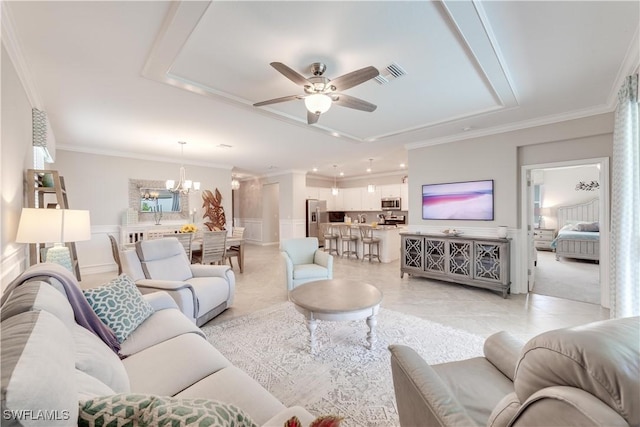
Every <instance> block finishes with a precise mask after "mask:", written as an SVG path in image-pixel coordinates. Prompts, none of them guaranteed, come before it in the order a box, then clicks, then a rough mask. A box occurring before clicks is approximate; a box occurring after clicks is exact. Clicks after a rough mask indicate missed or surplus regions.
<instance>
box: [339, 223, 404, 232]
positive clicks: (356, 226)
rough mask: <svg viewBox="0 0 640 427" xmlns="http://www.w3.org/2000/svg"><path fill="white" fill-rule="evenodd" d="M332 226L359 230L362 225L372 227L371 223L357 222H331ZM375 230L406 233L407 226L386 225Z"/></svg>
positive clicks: (378, 226) (379, 225)
mask: <svg viewBox="0 0 640 427" xmlns="http://www.w3.org/2000/svg"><path fill="white" fill-rule="evenodd" d="M330 224H331V225H350V226H351V227H353V228H358V227H360V226H361V225H366V226H369V227H371V223H364V224H356V223H355V222H352V223H349V224H348V223H346V222H331V223H330ZM373 229H374V230H398V231H404V230H406V226H405V225H404V224H402V225H398V226H395V225H385V224H378V225H377V226H376V227H374V228H373Z"/></svg>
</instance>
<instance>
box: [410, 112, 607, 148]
mask: <svg viewBox="0 0 640 427" xmlns="http://www.w3.org/2000/svg"><path fill="white" fill-rule="evenodd" d="M614 109H615V108H612V107H611V106H609V105H599V106H596V107H590V108H585V109H582V110H575V111H569V112H567V113H561V114H555V115H552V116H545V117H538V118H535V119H531V120H523V121H521V122H515V123H509V124H506V125H501V126H494V127H491V128H487V129H481V130H477V131H473V132H468V133H465V134H464V135H452V136H447V137H442V138H434V139H430V140H427V141H422V142H414V143H410V144H405V145H404V147H405V148H406V149H407V150H413V149H416V148H423V147H431V146H434V145H440V144H448V143H450V142H457V141H465V140H467V139H474V138H481V137H484V136H491V135H498V134H501V133H507V132H513V131H517V130H523V129H530V128H534V127H539V126H546V125H551V124H554V123H561V122H566V121H570V120H576V119H583V118H585V117H592V116H597V115H600V114H606V113H610V112H612V111H613V110H614Z"/></svg>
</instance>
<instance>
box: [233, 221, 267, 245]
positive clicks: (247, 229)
mask: <svg viewBox="0 0 640 427" xmlns="http://www.w3.org/2000/svg"><path fill="white" fill-rule="evenodd" d="M235 223H236V224H237V225H238V227H244V239H245V241H246V242H250V243H257V244H262V243H263V241H262V218H237V219H236V220H235Z"/></svg>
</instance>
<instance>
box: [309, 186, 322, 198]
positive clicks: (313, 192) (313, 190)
mask: <svg viewBox="0 0 640 427" xmlns="http://www.w3.org/2000/svg"><path fill="white" fill-rule="evenodd" d="M319 192H320V188H318V187H307V193H306V194H307V199H318V200H322V199H321V198H320V197H319Z"/></svg>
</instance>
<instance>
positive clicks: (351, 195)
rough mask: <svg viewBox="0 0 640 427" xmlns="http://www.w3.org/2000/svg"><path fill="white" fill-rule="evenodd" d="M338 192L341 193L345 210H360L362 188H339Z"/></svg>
mask: <svg viewBox="0 0 640 427" xmlns="http://www.w3.org/2000/svg"><path fill="white" fill-rule="evenodd" d="M340 192H341V193H343V198H344V205H343V206H344V210H345V211H361V210H362V188H360V187H357V188H341V189H340Z"/></svg>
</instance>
